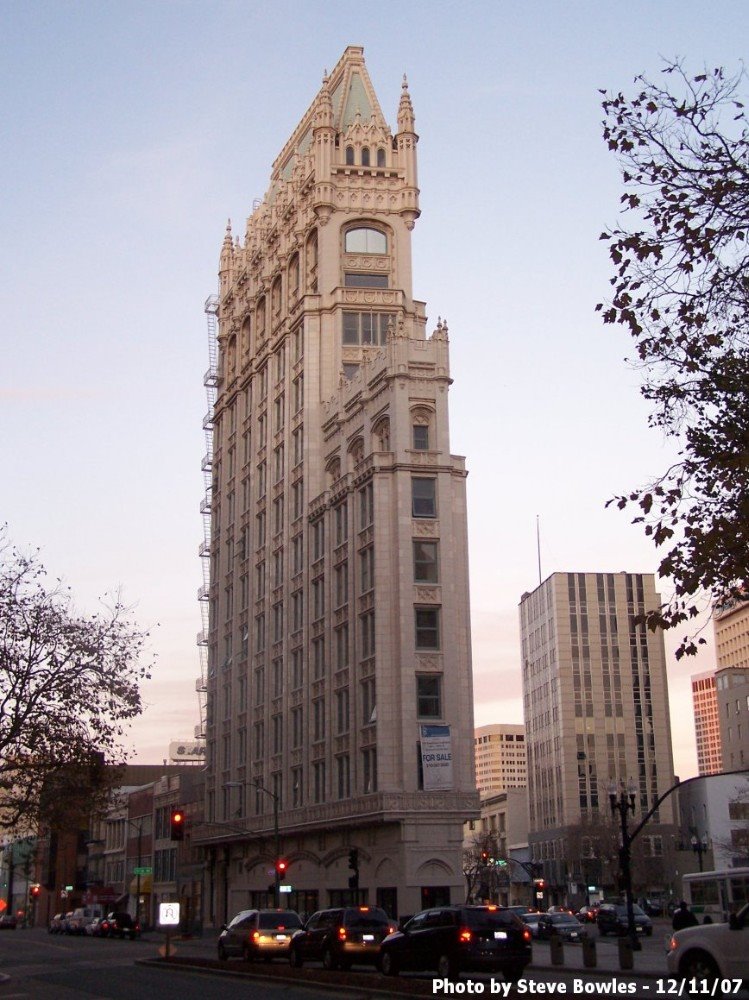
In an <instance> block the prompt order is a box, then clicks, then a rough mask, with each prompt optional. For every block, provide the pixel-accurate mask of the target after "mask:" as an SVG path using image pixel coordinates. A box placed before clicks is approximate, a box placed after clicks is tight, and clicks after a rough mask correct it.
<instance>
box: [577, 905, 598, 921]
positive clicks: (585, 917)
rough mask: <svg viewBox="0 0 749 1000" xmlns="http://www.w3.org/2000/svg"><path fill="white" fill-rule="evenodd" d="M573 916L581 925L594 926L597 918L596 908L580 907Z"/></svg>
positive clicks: (594, 906)
mask: <svg viewBox="0 0 749 1000" xmlns="http://www.w3.org/2000/svg"><path fill="white" fill-rule="evenodd" d="M575 916H576V917H577V919H578V920H579V921H580V923H582V924H594V923H595V922H596V919H597V917H598V906H596V905H593V906H582V907H580V909H579V910H578V911H577V913H576V914H575Z"/></svg>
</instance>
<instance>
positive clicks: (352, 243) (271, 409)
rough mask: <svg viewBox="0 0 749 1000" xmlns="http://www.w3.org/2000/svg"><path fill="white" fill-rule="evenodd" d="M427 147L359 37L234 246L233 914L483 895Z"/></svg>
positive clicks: (227, 316)
mask: <svg viewBox="0 0 749 1000" xmlns="http://www.w3.org/2000/svg"><path fill="white" fill-rule="evenodd" d="M417 141H418V137H417V135H416V133H415V131H414V113H413V107H412V104H411V97H410V94H409V90H408V86H407V83H406V81H405V78H404V80H403V85H402V91H401V98H400V104H399V107H398V112H397V131H396V132H395V134H393V133H392V132H391V130H390V128H389V127H388V125H387V123H386V121H385V118H384V116H383V114H382V111H381V110H380V106H379V103H378V100H377V96H376V95H375V92H374V89H373V87H372V84H371V81H370V79H369V76H368V74H367V70H366V67H365V64H364V56H363V50H362V49H361V48H359V47H355V46H352V47H349V48H347V49H346V51H345V53H344V54H343V57H342V58H341V60H340V62H339V63H338V64H337V65H336V67H335V68H334V69H333V71H332V72H331V73H330V74H329V75H327V74H326V75H325V77H324V79H323V83H322V87H321V89H320V91H319V93H318V94H317V96H316V97H315V100H314V101H313V103H312V105H311V107H310V108H309V110H308V111H307V113H306V114H305V115H304V117H303V118H302V120H301V122H300V123H299V125H298V127H297V128H296V129H295V131H294V134H293V135H292V137H291V138H290V139H289V141H288V142H287V144H286V145H285V147H284V148H283V150H282V152H281V154H280V155H279V156H278V158H277V159H276V161H275V163H274V165H273V170H272V175H271V182H270V187H269V189H268V192H267V194H266V196H265V198H264V199H263V201H262V203H260V204H259V206H258V207H257V208H256V209H255V210H254V211H253V213H252V215H251V216H250V217H249V219H248V220H247V224H246V228H245V230H244V232H243V233H242V235H241V237H234V236H233V235H232V232H231V229H230V228H228V229H227V233H226V237H225V239H224V243H223V247H222V249H221V255H220V265H219V267H220V271H219V279H220V284H219V292H218V296H217V297H216V298H215V299H213V300H212V301H211V302H210V303H209V312H210V314H211V315H212V316H214V317H216V316H217V318H218V355H217V370H216V373H215V391H216V400H215V407H214V409H213V412H212V414H210V415H209V416H210V418H211V420H212V425H213V438H212V454H211V455H210V461H209V466H208V471H209V475H210V489H209V495H208V497H207V498H206V502H205V504H204V512H205V511H208V512H209V513H210V519H211V537H210V546H209V547H206V548H205V549H204V551H205V553H206V555H208V554H209V557H210V578H209V585H208V587H207V590H206V598H207V603H208V607H209V609H210V613H209V616H208V630H207V634H206V636H205V641H206V644H207V649H208V668H207V676H206V678H205V681H206V688H207V711H206V718H205V735H206V739H207V788H208V797H207V801H206V817H207V822H206V825H205V827H204V828H203V829H202V831H200V833H199V835H198V836H197V837H196V839H197V840H199V841H200V842H201V843H202V844H203V845H204V846H205V847H206V848H207V849H208V858H209V872H210V877H209V879H208V881H207V884H206V890H207V892H208V893H210V895H211V899H210V901H209V903H208V904H207V905H206V908H205V909H206V912H208V909H209V908H210V911H211V914H212V915H213V916H214V918H215V920H216V921H217V922H221V921H222V920H224V919H225V918H227V917H231V916H232V914H234V913H236V912H237V911H238V910H240V909H244V908H247V907H250V906H267V905H274V904H276V903H277V902H278V901H281V902H282V905H284V906H290V907H292V908H294V909H297V910H300V911H302V910H304V911H307V912H312V911H313V910H315V909H318V908H321V907H325V906H330V905H338V904H342V903H347V902H359V903H364V902H368V903H370V904H378V905H381V906H383V907H384V908H385V909H386V910H388V911H389V912H390V914H391V915H393V916H395V915H396V914H398V913H401V914H402V913H413V912H416V911H417V910H419V909H421V908H422V907H424V906H428V905H432V904H438V903H442V902H444V901H446V900H451V901H453V902H457V901H462V899H463V898H464V891H465V886H464V878H463V874H462V864H461V860H462V850H461V844H462V835H463V833H462V831H463V822H464V821H465V820H466V819H469V818H471V817H472V816H474V815H475V814H476V811H477V810H476V806H477V796H476V791H475V782H474V773H473V708H472V683H471V653H470V625H469V606H468V566H467V540H466V500H465V478H466V471H465V466H464V460H463V459H462V458H460V457H457V456H454V455H451V454H450V442H449V429H448V391H449V386H450V381H451V379H450V369H449V358H448V331H447V323H446V322H444V321H442V320H438V321H437V322H436V323H432V324H431V332H430V333H428V334H427V319H426V315H425V307H424V304H423V303H422V302H419V301H416V300H414V298H413V292H412V288H411V280H412V279H411V232H412V230H413V227H414V223H415V221H416V219H417V218H418V216H419V190H418V183H417V174H416V144H417ZM209 375H210V373H209ZM210 377H211V378H213V376H210ZM212 384H213V383H212ZM279 860H283V861H285V862H286V863H287V866H288V867H287V869H286V871H284V872H283V873H282V874H279V876H278V878H276V876H275V875H274V874H273V873H274V866H275V864H276V863H277V862H278V861H279ZM286 890H288V891H286Z"/></svg>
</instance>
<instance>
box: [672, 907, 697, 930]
mask: <svg viewBox="0 0 749 1000" xmlns="http://www.w3.org/2000/svg"><path fill="white" fill-rule="evenodd" d="M698 923H699V921H698V920H697V917H695V915H694V914H693V913H692V911H691V910H690V909H689V907H688V906H687V903H686V900H683V899H682V901H681V902H680V903H679V906H678V908H677V910H676V912H675V913H674V918H673V920H672V921H671V926H672V927H673V929H674V930H675V931H681V930H684V928H685V927H696V926H697V924H698Z"/></svg>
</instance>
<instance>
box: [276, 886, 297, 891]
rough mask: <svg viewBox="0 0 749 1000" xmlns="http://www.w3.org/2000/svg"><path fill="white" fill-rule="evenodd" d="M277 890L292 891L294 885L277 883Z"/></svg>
mask: <svg viewBox="0 0 749 1000" xmlns="http://www.w3.org/2000/svg"><path fill="white" fill-rule="evenodd" d="M278 891H279V892H293V891H294V886H293V885H279V887H278Z"/></svg>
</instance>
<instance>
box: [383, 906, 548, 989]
mask: <svg viewBox="0 0 749 1000" xmlns="http://www.w3.org/2000/svg"><path fill="white" fill-rule="evenodd" d="M531 955H532V947H531V931H530V928H529V927H527V926H526V925H525V924H524V923H523V921H522V920H521V919H520V917H518V916H517V915H516V914H514V913H511V912H510V911H509V910H506V909H503V908H502V907H498V906H442V907H439V908H437V909H432V910H424V911H423V912H422V913H417V914H416V916H415V917H413V918H412V919H411V920H409V922H408V923H407V924H406V925H405V926H404V927H403V929H402V930H401V931H397V932H396V933H395V934H391V935H390V937H387V938H385V940H384V941H383V942H382V947H381V949H380V963H379V964H380V969H381V970H382V972H384V973H385V975H386V976H396V975H397V974H398V973H399V972H400V970H401V969H418V970H420V971H422V970H423V971H436V972H437V975H439V976H441V977H442V978H444V979H451V978H454V977H455V976H457V975H459V973H461V972H474V971H476V972H478V971H484V972H501V973H503V975H504V977H505V979H507V980H509V981H515V980H517V979H519V978H520V977H521V976H522V975H523V970H524V969H525V967H526V965H528V964H529V962H530V961H531Z"/></svg>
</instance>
